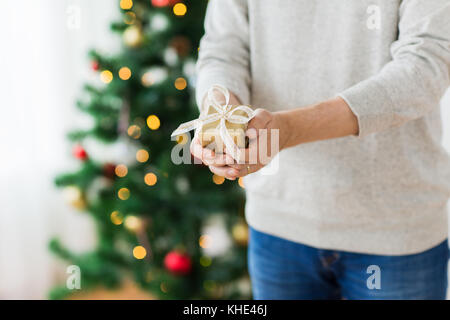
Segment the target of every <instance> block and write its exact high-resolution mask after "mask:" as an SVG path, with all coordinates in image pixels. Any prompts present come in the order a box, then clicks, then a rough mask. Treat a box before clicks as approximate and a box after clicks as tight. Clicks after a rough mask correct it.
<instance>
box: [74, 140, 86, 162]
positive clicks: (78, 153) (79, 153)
mask: <svg viewBox="0 0 450 320" xmlns="http://www.w3.org/2000/svg"><path fill="white" fill-rule="evenodd" d="M72 153H73V156H74V157H75V158H77V159H80V160H86V159H87V158H88V155H87V152H86V150H84V148H83V147H82V146H81V145H79V144H77V145H75V146H74V147H73V150H72Z"/></svg>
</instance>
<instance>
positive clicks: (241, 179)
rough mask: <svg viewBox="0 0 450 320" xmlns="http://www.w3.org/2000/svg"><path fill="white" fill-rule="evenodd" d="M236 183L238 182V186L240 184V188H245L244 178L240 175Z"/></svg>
mask: <svg viewBox="0 0 450 320" xmlns="http://www.w3.org/2000/svg"><path fill="white" fill-rule="evenodd" d="M238 184H239V186H240V187H241V188H244V189H245V186H244V179H243V178H242V177H240V178H239V179H238Z"/></svg>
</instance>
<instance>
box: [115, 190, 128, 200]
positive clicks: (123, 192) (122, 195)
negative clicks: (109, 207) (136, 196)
mask: <svg viewBox="0 0 450 320" xmlns="http://www.w3.org/2000/svg"><path fill="white" fill-rule="evenodd" d="M117 196H118V197H119V199H120V200H127V199H128V198H130V190H128V188H120V189H119V191H118V192H117Z"/></svg>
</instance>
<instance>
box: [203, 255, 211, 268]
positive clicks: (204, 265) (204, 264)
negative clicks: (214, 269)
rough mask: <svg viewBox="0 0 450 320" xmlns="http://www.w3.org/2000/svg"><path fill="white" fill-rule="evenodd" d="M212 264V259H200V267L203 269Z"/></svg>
mask: <svg viewBox="0 0 450 320" xmlns="http://www.w3.org/2000/svg"><path fill="white" fill-rule="evenodd" d="M211 263H212V259H211V258H210V257H207V256H202V257H200V265H201V266H203V267H209V266H210V265H211Z"/></svg>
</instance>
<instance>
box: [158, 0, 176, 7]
mask: <svg viewBox="0 0 450 320" xmlns="http://www.w3.org/2000/svg"><path fill="white" fill-rule="evenodd" d="M180 1H181V0H152V5H153V6H154V7H167V6H173V5H175V4H177V3H178V2H180Z"/></svg>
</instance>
